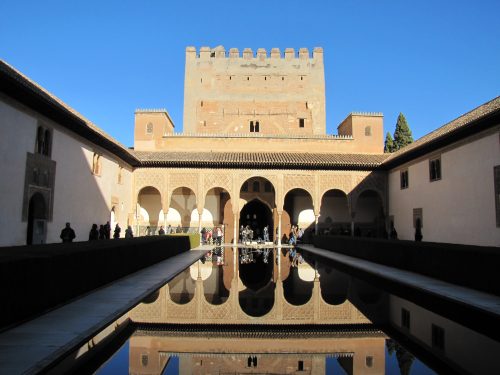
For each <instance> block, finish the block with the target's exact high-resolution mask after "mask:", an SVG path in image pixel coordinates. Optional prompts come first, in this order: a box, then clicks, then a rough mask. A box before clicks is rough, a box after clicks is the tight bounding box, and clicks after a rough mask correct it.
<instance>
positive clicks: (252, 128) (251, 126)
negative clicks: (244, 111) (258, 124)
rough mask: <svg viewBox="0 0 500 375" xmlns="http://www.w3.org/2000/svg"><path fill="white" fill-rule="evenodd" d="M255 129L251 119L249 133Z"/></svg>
mask: <svg viewBox="0 0 500 375" xmlns="http://www.w3.org/2000/svg"><path fill="white" fill-rule="evenodd" d="M254 131H255V128H254V126H253V121H250V133H253V132H254Z"/></svg>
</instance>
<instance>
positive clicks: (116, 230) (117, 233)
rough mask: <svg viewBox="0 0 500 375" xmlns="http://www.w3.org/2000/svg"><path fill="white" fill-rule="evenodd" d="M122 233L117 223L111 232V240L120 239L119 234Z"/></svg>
mask: <svg viewBox="0 0 500 375" xmlns="http://www.w3.org/2000/svg"><path fill="white" fill-rule="evenodd" d="M121 231H122V228H120V225H118V223H116V226H115V231H114V232H113V238H114V239H115V240H116V239H117V238H120V233H121Z"/></svg>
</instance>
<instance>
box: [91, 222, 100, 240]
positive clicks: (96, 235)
mask: <svg viewBox="0 0 500 375" xmlns="http://www.w3.org/2000/svg"><path fill="white" fill-rule="evenodd" d="M98 239H99V231H98V230H97V224H92V229H91V230H90V233H89V241H95V240H98Z"/></svg>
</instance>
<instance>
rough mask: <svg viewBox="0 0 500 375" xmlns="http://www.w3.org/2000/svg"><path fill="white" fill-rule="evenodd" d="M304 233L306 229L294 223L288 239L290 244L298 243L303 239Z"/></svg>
mask: <svg viewBox="0 0 500 375" xmlns="http://www.w3.org/2000/svg"><path fill="white" fill-rule="evenodd" d="M303 235H304V230H303V229H302V228H299V227H298V226H297V225H292V227H291V228H290V236H289V239H288V244H289V245H297V241H301V240H302V236H303Z"/></svg>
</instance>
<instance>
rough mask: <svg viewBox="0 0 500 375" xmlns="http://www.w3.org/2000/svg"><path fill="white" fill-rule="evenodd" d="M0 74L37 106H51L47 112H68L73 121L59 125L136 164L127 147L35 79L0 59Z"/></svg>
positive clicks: (1, 86)
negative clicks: (34, 99) (31, 97)
mask: <svg viewBox="0 0 500 375" xmlns="http://www.w3.org/2000/svg"><path fill="white" fill-rule="evenodd" d="M0 74H1V75H3V77H9V78H10V79H11V80H13V81H14V82H16V84H17V85H18V86H17V87H22V89H23V90H26V91H25V93H26V92H28V93H29V94H31V95H33V97H34V98H36V100H37V104H38V105H39V106H43V105H45V106H50V107H51V108H50V109H48V110H47V113H52V114H53V113H54V107H55V110H56V111H59V112H60V113H62V114H64V115H68V114H69V115H70V116H72V119H73V120H74V123H72V127H70V126H69V125H70V124H69V123H66V122H60V123H59V124H60V125H62V126H66V127H68V128H69V129H70V130H72V131H75V132H77V133H78V134H80V135H82V136H84V137H86V138H88V139H89V140H90V141H92V142H94V143H96V144H98V145H100V146H102V147H104V148H106V149H108V150H109V151H111V152H112V153H114V154H115V155H117V156H119V157H121V158H122V159H123V160H125V161H126V162H128V163H130V164H131V165H135V164H137V160H136V159H135V157H134V156H133V155H132V154H131V153H130V152H129V150H128V148H127V147H125V146H124V145H122V144H121V143H119V142H118V141H117V140H115V139H114V138H112V137H111V136H110V135H108V134H106V133H105V132H104V131H103V130H102V129H100V128H99V127H97V126H96V125H95V124H94V123H92V122H91V121H90V120H88V119H87V118H85V117H84V116H83V115H82V114H80V113H79V112H78V111H76V110H75V109H73V108H71V107H70V106H69V105H67V104H66V103H64V102H63V101H62V100H61V99H59V98H58V97H57V96H55V95H53V94H52V93H50V92H49V91H47V90H46V89H44V88H43V87H42V86H40V85H39V84H37V83H36V82H35V81H33V80H31V79H30V78H28V77H26V76H25V75H24V74H22V73H21V72H20V71H18V70H17V69H15V68H14V67H12V66H10V65H9V64H7V63H6V62H5V61H3V60H0ZM3 77H2V76H0V78H1V79H4V78H3ZM4 82H5V83H4ZM4 82H0V89H2V90H4V89H5V88H6V87H9V86H8V83H7V82H6V81H4ZM9 88H12V86H10V87H9ZM16 99H17V100H20V101H23V100H28V97H27V95H24V93H23V95H21V97H19V98H16Z"/></svg>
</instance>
